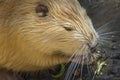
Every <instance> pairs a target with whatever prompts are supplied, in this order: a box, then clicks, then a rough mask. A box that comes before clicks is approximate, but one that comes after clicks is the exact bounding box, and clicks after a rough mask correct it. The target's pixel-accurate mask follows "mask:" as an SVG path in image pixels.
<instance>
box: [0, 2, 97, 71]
mask: <svg viewBox="0 0 120 80" xmlns="http://www.w3.org/2000/svg"><path fill="white" fill-rule="evenodd" d="M38 4H45V5H47V6H48V9H49V13H48V16H47V17H38V15H37V14H36V13H35V8H36V6H37V5H38ZM64 27H71V28H72V29H73V31H72V32H68V31H66V30H65V29H64ZM97 38H98V35H97V33H96V32H95V30H94V28H93V25H92V23H91V20H90V19H89V17H88V16H87V14H86V11H85V9H83V8H82V7H81V6H80V4H79V2H78V1H77V0H0V67H1V68H7V69H13V70H15V71H33V70H41V69H44V68H48V67H50V66H54V65H57V64H60V63H64V62H67V61H68V60H69V58H70V57H69V56H72V55H73V53H74V51H75V50H76V49H78V47H81V48H79V49H82V47H83V45H84V46H86V48H84V49H82V50H80V51H81V52H79V54H78V55H85V54H87V52H86V51H89V48H88V44H89V45H90V46H91V47H93V46H95V45H96V43H97Z"/></svg>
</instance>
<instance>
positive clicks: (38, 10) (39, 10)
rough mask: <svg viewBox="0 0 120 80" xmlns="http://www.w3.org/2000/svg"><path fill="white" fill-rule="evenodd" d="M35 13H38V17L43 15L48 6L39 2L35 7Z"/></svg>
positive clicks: (46, 12)
mask: <svg viewBox="0 0 120 80" xmlns="http://www.w3.org/2000/svg"><path fill="white" fill-rule="evenodd" d="M36 13H37V14H38V16H39V17H45V16H47V14H48V7H47V6H46V5H44V4H39V5H38V6H37V7H36Z"/></svg>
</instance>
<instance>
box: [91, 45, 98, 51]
mask: <svg viewBox="0 0 120 80" xmlns="http://www.w3.org/2000/svg"><path fill="white" fill-rule="evenodd" d="M97 46H98V43H97V44H96V45H95V46H94V47H91V48H90V51H91V53H95V52H97V49H96V48H97Z"/></svg>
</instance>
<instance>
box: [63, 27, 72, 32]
mask: <svg viewBox="0 0 120 80" xmlns="http://www.w3.org/2000/svg"><path fill="white" fill-rule="evenodd" d="M64 29H65V30H66V31H73V29H72V28H70V27H64Z"/></svg>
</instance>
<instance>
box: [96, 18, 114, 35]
mask: <svg viewBox="0 0 120 80" xmlns="http://www.w3.org/2000/svg"><path fill="white" fill-rule="evenodd" d="M111 22H113V20H111V21H109V22H107V23H105V24H104V25H102V26H101V27H99V28H98V29H97V30H96V31H97V32H98V33H101V32H102V31H103V30H104V31H106V29H105V28H106V26H107V25H109V24H110V23H111Z"/></svg>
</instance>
